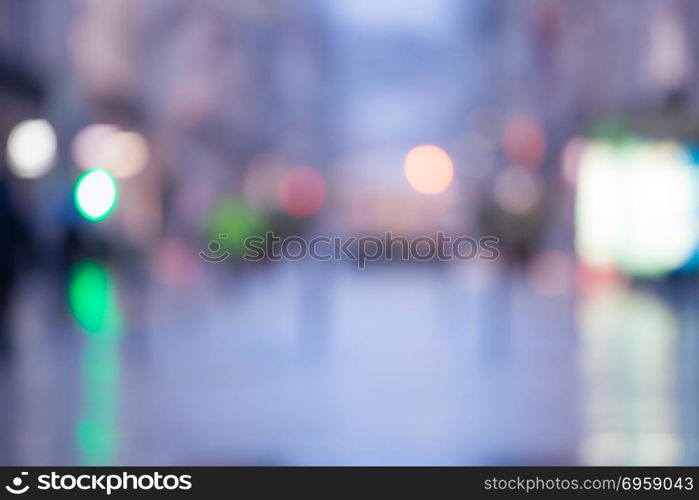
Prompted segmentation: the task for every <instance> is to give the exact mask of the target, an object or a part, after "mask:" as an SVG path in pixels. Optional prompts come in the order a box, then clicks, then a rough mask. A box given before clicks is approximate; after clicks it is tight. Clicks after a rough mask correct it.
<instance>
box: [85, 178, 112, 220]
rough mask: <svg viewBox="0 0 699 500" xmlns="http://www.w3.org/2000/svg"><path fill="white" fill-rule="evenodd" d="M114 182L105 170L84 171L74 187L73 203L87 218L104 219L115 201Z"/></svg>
mask: <svg viewBox="0 0 699 500" xmlns="http://www.w3.org/2000/svg"><path fill="white" fill-rule="evenodd" d="M117 196H118V192H117V186H116V182H115V181H114V179H113V178H112V176H111V175H109V173H107V172H106V171H105V170H102V169H97V170H90V171H88V172H86V173H85V174H84V175H83V176H82V177H81V178H80V179H78V183H77V185H76V187H75V204H76V206H77V208H78V210H79V211H80V213H81V214H82V215H83V216H85V218H87V219H89V220H93V221H96V220H100V219H104V218H105V217H106V216H107V215H109V214H110V212H111V211H112V209H113V208H114V206H115V205H116V202H117Z"/></svg>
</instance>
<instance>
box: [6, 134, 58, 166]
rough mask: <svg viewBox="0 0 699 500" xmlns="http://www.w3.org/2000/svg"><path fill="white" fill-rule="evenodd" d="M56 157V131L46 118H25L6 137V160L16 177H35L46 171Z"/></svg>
mask: <svg viewBox="0 0 699 500" xmlns="http://www.w3.org/2000/svg"><path fill="white" fill-rule="evenodd" d="M55 157H56V133H55V132H54V131H53V127H51V124H50V123H49V122H47V121H46V120H26V121H23V122H21V123H19V124H17V125H16V126H15V128H13V129H12V132H10V135H9V137H8V139H7V160H8V163H9V167H10V170H11V171H12V173H14V174H15V175H16V176H17V177H22V178H26V179H35V178H37V177H41V176H43V175H45V174H46V173H48V171H49V170H51V167H53V161H54V158H55Z"/></svg>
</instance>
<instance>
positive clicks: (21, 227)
mask: <svg viewBox="0 0 699 500" xmlns="http://www.w3.org/2000/svg"><path fill="white" fill-rule="evenodd" d="M27 250H28V237H27V228H26V225H25V223H24V222H23V220H22V218H21V217H20V215H19V212H18V211H17V209H16V207H15V205H14V203H13V202H12V199H11V195H10V190H9V188H8V185H7V181H6V179H4V178H2V177H0V357H2V356H4V355H6V354H7V353H8V351H9V347H10V339H9V337H10V332H9V330H10V324H9V323H10V318H9V312H10V302H11V299H12V295H13V290H14V285H15V282H16V280H17V276H18V274H19V265H20V261H21V260H22V255H23V253H24V252H26V251H27Z"/></svg>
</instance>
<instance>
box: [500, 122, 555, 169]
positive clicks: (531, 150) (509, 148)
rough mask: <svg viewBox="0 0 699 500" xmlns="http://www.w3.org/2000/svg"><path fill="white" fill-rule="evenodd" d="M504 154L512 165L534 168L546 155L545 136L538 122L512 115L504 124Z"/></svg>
mask: <svg viewBox="0 0 699 500" xmlns="http://www.w3.org/2000/svg"><path fill="white" fill-rule="evenodd" d="M504 142H505V154H506V155H507V159H508V160H509V161H510V163H512V164H513V165H518V166H521V167H528V168H536V167H538V166H539V165H541V163H542V162H543V161H544V156H545V155H546V135H545V133H544V129H543V127H542V126H541V124H540V123H539V121H538V120H536V119H535V118H533V117H531V116H526V115H513V116H511V117H509V118H508V119H507V123H506V124H505V137H504Z"/></svg>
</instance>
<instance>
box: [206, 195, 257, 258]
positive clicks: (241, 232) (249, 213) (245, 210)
mask: <svg viewBox="0 0 699 500" xmlns="http://www.w3.org/2000/svg"><path fill="white" fill-rule="evenodd" d="M267 227H268V222H267V220H266V218H265V217H264V215H263V214H262V213H261V212H260V211H259V210H257V209H256V208H255V207H253V206H251V205H250V204H249V203H247V202H246V201H245V200H243V199H241V198H238V197H230V198H225V199H224V200H222V201H220V202H219V203H218V204H217V205H216V207H215V208H214V210H213V212H212V213H211V216H210V217H209V219H208V221H207V223H206V233H207V236H208V237H209V239H211V240H212V241H217V242H218V243H219V244H220V247H221V250H225V251H228V252H231V254H233V255H234V256H236V257H240V256H242V255H243V254H244V252H245V239H246V238H248V237H250V236H263V235H264V232H265V230H266V228H267Z"/></svg>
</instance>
